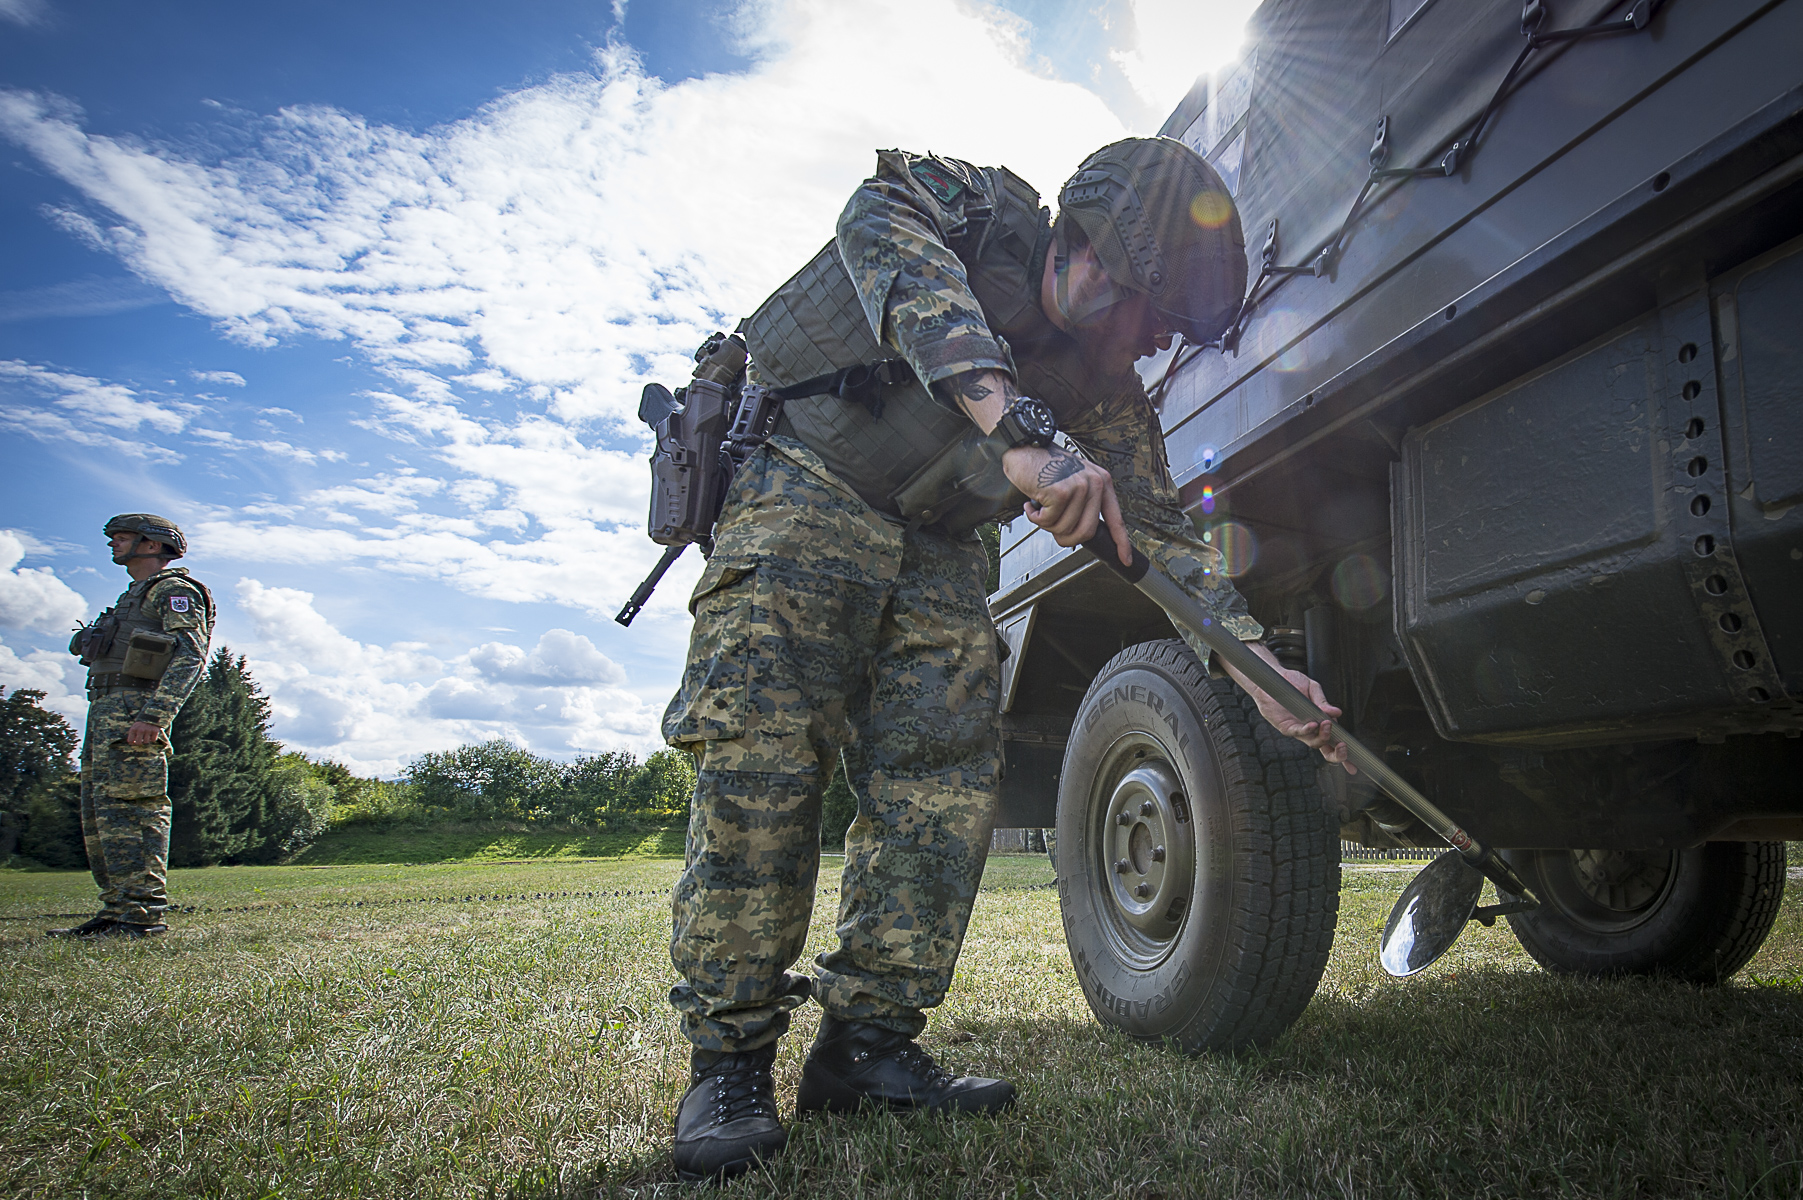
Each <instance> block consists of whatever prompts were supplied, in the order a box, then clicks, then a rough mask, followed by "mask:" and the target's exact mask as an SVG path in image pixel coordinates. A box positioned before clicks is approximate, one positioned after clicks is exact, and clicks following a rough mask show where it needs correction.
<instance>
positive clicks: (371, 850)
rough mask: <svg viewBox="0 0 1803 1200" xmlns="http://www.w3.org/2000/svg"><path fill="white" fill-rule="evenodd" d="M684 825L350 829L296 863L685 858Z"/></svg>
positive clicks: (340, 831) (306, 852)
mask: <svg viewBox="0 0 1803 1200" xmlns="http://www.w3.org/2000/svg"><path fill="white" fill-rule="evenodd" d="M682 833H683V831H682V827H681V826H680V825H678V826H674V827H671V828H666V829H658V828H651V829H646V830H642V831H610V832H606V833H597V832H595V831H594V830H588V829H562V830H548V829H534V828H531V827H529V826H524V825H519V824H504V823H502V822H472V823H470V824H461V825H460V824H440V825H393V826H378V825H349V826H345V827H342V828H339V829H334V830H331V831H329V832H328V833H326V834H325V835H324V836H323V837H321V838H320V839H319V840H318V841H316V842H314V843H313V844H312V845H311V846H308V847H307V848H306V849H305V850H303V851H301V853H300V854H299V856H297V857H296V858H295V859H294V862H295V863H296V864H300V865H304V866H341V865H347V864H350V863H436V862H450V861H467V862H511V861H517V860H520V859H560V858H561V859H572V858H642V857H646V856H657V857H665V858H668V857H681V855H682Z"/></svg>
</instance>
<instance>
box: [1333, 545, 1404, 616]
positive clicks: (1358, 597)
mask: <svg viewBox="0 0 1803 1200" xmlns="http://www.w3.org/2000/svg"><path fill="white" fill-rule="evenodd" d="M1389 594H1390V572H1389V571H1387V570H1385V569H1384V565H1383V564H1382V563H1380V562H1378V561H1377V560H1376V559H1375V558H1372V557H1371V556H1370V555H1369V554H1354V555H1353V556H1352V557H1350V558H1345V559H1341V560H1340V563H1339V565H1338V566H1336V567H1335V568H1334V569H1333V598H1334V599H1335V600H1336V601H1338V602H1339V605H1340V607H1341V608H1346V609H1350V610H1352V611H1353V612H1364V611H1365V610H1366V609H1369V608H1374V607H1376V606H1377V605H1379V604H1381V603H1383V601H1384V598H1385V597H1386V596H1388V595H1389Z"/></svg>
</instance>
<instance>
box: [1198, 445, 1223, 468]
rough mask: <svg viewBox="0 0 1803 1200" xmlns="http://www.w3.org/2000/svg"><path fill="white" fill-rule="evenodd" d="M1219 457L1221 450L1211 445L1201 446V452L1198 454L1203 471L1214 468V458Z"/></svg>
mask: <svg viewBox="0 0 1803 1200" xmlns="http://www.w3.org/2000/svg"><path fill="white" fill-rule="evenodd" d="M1220 457H1221V452H1220V451H1219V450H1217V449H1215V448H1214V447H1213V446H1204V447H1202V453H1201V455H1200V458H1201V462H1202V469H1203V470H1204V471H1212V470H1214V469H1215V460H1216V459H1218V458H1220Z"/></svg>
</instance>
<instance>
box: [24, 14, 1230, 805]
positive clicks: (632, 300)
mask: <svg viewBox="0 0 1803 1200" xmlns="http://www.w3.org/2000/svg"><path fill="white" fill-rule="evenodd" d="M1248 7H1249V5H1247V4H1245V3H1243V2H1237V0H1236V2H1223V3H1221V4H1218V5H1213V6H1210V5H1197V4H1193V3H1178V2H1177V0H1103V2H1102V3H1100V4H1097V3H1094V2H1084V0H1014V2H1012V3H1009V4H1007V5H1004V6H987V5H976V4H969V3H959V2H956V0H909V2H907V3H902V2H899V0H897V2H878V0H764V2H756V3H716V2H708V0H661V2H652V0H629V2H626V3H620V2H618V0H616V2H615V3H612V4H609V3H576V2H573V0H521V2H519V3H515V4H509V5H495V4H492V3H488V2H480V3H478V2H476V0H435V2H434V3H431V4H424V3H412V2H394V3H384V4H377V5H371V4H368V3H361V4H355V5H353V4H350V3H337V2H326V3H315V4H310V5H306V6H278V5H246V4H242V3H232V4H228V3H214V2H208V0H181V2H177V0H0V179H3V180H4V183H3V184H0V464H4V467H5V470H4V473H3V475H0V497H3V500H0V504H3V507H0V684H4V685H6V686H7V687H9V688H12V687H37V688H41V689H43V690H44V691H46V692H47V693H48V694H49V696H50V701H49V702H50V703H51V704H52V705H53V706H55V707H56V708H57V709H58V710H59V711H62V712H64V713H65V714H67V715H68V716H70V717H71V719H75V720H79V718H80V716H81V713H82V707H83V702H82V698H81V675H80V672H79V669H78V668H77V667H76V665H75V662H74V660H73V659H71V658H68V657H67V655H65V654H64V653H63V645H64V642H65V640H66V636H67V635H66V632H65V631H66V630H67V629H68V627H69V626H70V625H71V624H73V623H74V622H75V621H77V620H79V619H81V618H83V617H84V616H87V615H91V614H92V613H93V612H94V611H97V610H98V608H100V607H101V606H103V605H104V604H105V603H107V602H109V601H110V600H111V598H112V597H113V596H114V595H116V594H117V592H118V591H119V590H120V588H121V587H122V586H123V582H124V581H123V574H122V572H121V571H120V570H119V569H118V568H115V567H113V566H112V565H111V563H110V562H109V561H108V559H107V558H106V556H105V555H104V553H103V552H102V544H101V540H100V537H99V527H100V525H101V523H102V522H103V521H104V520H105V519H106V518H107V517H108V516H109V515H111V514H112V513H115V512H120V511H135V510H148V511H154V512H160V513H163V514H164V515H167V516H169V517H172V518H174V519H175V520H177V521H178V522H180V523H181V524H182V526H183V527H184V529H186V530H187V531H188V533H189V536H190V539H191V540H192V542H193V551H192V553H191V554H190V556H189V558H188V560H186V562H187V565H188V566H190V568H191V569H192V570H193V571H194V573H195V574H196V576H198V577H199V578H201V579H202V580H204V581H205V582H206V583H208V584H209V585H210V586H211V587H212V588H213V590H214V592H215V594H216V595H217V597H218V599H219V601H220V606H221V617H220V621H219V628H218V631H217V633H216V635H215V645H219V644H221V643H223V644H229V645H230V646H231V647H232V648H233V650H234V651H239V652H242V653H244V654H246V655H247V656H248V657H249V660H250V663H251V668H252V671H253V673H254V674H255V675H256V677H257V678H258V680H259V681H260V682H261V683H262V684H263V686H264V687H265V689H266V690H267V691H268V692H269V694H270V696H271V699H272V702H273V705H274V711H275V733H276V735H277V736H278V737H280V738H281V739H283V740H284V741H285V742H287V743H288V744H289V745H291V746H293V747H295V748H298V749H304V750H306V751H308V752H310V753H315V754H323V755H330V756H333V757H337V758H339V759H342V760H343V761H346V762H348V763H351V764H353V765H355V766H358V767H360V768H362V769H365V770H369V771H376V772H381V773H385V774H386V773H390V772H393V771H395V770H397V769H398V768H399V767H400V766H401V765H402V764H404V763H405V762H406V761H407V760H409V759H410V758H412V757H413V756H414V755H416V754H418V753H420V752H422V751H426V750H434V749H443V748H446V747H449V746H454V745H457V744H459V743H461V742H465V741H471V740H477V739H481V738H486V737H492V736H501V737H506V738H509V739H511V740H513V741H515V742H517V743H519V744H521V745H525V746H528V747H530V748H532V749H534V750H536V751H538V752H541V753H546V754H553V755H559V756H565V755H570V754H575V753H580V752H592V751H597V750H603V749H621V748H624V749H630V750H634V751H636V752H639V753H643V752H646V751H648V750H650V749H652V748H655V746H656V744H657V741H656V725H657V717H658V714H659V713H660V712H661V710H662V707H663V704H664V702H665V700H666V699H667V697H668V695H669V693H670V691H671V689H672V687H673V686H674V683H675V679H676V676H677V674H678V672H679V669H680V663H681V656H682V651H683V647H684V645H685V644H686V638H687V617H686V613H685V612H684V611H683V600H684V598H685V596H686V592H687V590H688V587H689V586H690V584H691V583H692V580H693V578H694V575H695V573H696V572H697V571H698V569H699V562H698V560H697V561H693V562H688V563H686V564H684V566H683V567H682V568H679V570H678V571H675V572H672V574H671V575H670V576H669V577H668V578H667V579H666V581H665V585H664V587H663V589H662V590H661V591H660V594H659V597H658V599H657V600H656V601H655V602H654V604H653V606H652V607H651V608H650V609H648V610H647V611H646V613H645V614H644V615H643V616H641V617H640V618H639V621H638V622H637V623H636V624H635V625H634V627H633V628H632V629H631V630H630V631H628V630H623V629H621V628H619V627H618V626H617V625H615V624H614V623H613V621H612V619H611V617H612V614H613V612H614V611H615V610H616V609H617V608H618V606H619V604H620V602H621V600H622V599H623V598H624V596H625V595H626V594H627V593H628V592H629V591H630V590H631V588H632V587H633V585H634V584H635V583H636V582H637V580H638V578H639V577H640V576H641V575H642V574H643V572H644V571H645V570H646V569H647V568H648V567H649V566H650V564H651V562H652V561H653V560H654V559H655V557H656V552H657V550H656V547H654V546H652V545H651V543H650V542H649V541H648V540H647V539H646V538H645V537H644V532H643V519H644V508H645V500H646V496H645V493H646V484H647V477H648V476H647V471H646V468H645V465H644V454H645V452H646V449H647V448H648V443H647V439H646V437H645V435H644V433H643V432H642V429H641V427H639V426H637V424H636V422H635V421H634V420H633V416H632V413H633V408H634V406H635V405H636V399H637V396H638V392H639V389H640V387H641V386H642V385H643V384H644V383H645V382H646V381H647V380H650V379H663V380H665V381H668V382H670V383H672V384H675V383H677V382H679V381H680V380H681V378H683V376H684V375H685V374H686V371H685V370H684V364H685V362H686V358H687V354H688V351H689V350H691V349H692V348H693V346H694V345H695V344H696V343H697V342H698V341H699V340H700V339H701V338H702V337H703V336H705V334H706V333H708V332H709V331H710V330H712V329H715V328H730V327H731V325H732V324H733V322H735V321H736V320H737V318H738V317H739V316H741V315H743V314H744V313H746V312H748V311H749V310H750V309H751V308H752V307H755V305H756V303H757V301H758V300H759V299H760V298H761V297H762V296H763V295H764V294H765V293H767V292H768V291H769V290H770V288H771V287H773V286H774V285H775V284H777V283H779V282H781V280H782V279H783V278H784V277H786V276H787V275H788V274H789V273H790V272H791V271H792V270H793V269H794V268H795V267H796V266H797V265H799V263H800V262H802V261H804V260H805V258H806V257H807V255H808V254H809V253H811V252H812V251H813V250H814V249H816V248H817V247H818V245H819V244H820V242H821V241H823V240H824V239H825V238H826V237H828V236H830V233H831V228H832V220H833V217H834V216H835V215H836V213H837V211H838V209H839V207H840V206H841V205H842V204H843V202H844V198H845V196H846V195H847V194H848V193H849V192H850V190H851V188H852V187H854V186H855V185H856V183H857V181H858V180H859V179H860V178H862V177H863V176H864V175H865V174H867V173H868V171H869V169H870V166H871V163H872V161H873V157H872V151H873V150H874V149H875V148H877V147H879V146H891V145H899V146H905V147H909V148H914V149H933V150H937V151H940V152H943V153H948V154H953V155H956V156H958V157H962V158H967V159H971V160H974V161H978V162H1005V163H1007V164H1008V165H1009V166H1011V167H1013V168H1014V169H1015V170H1016V171H1018V172H1020V173H1021V174H1022V175H1023V176H1024V177H1025V178H1027V179H1028V180H1029V181H1031V182H1032V183H1034V184H1035V185H1036V186H1038V187H1039V188H1040V189H1041V191H1042V192H1045V193H1051V192H1053V191H1055V189H1056V187H1057V185H1058V183H1059V181H1060V180H1062V178H1063V177H1064V175H1065V174H1067V173H1068V171H1069V169H1070V168H1071V167H1072V166H1073V165H1074V164H1075V162H1076V161H1077V160H1078V159H1079V158H1080V157H1081V156H1082V155H1083V154H1084V153H1086V152H1087V151H1088V150H1090V149H1093V148H1094V147H1095V146H1097V145H1100V144H1102V143H1103V142H1105V141H1107V140H1110V139H1112V138H1114V137H1118V136H1121V135H1123V134H1126V133H1145V132H1150V131H1151V130H1152V129H1155V128H1156V126H1157V125H1158V123H1159V122H1160V120H1161V119H1162V117H1163V116H1164V114H1165V113H1166V112H1167V111H1168V110H1169V108H1170V107H1171V106H1172V105H1173V104H1175V102H1176V101H1177V100H1178V99H1179V98H1180V97H1181V96H1182V94H1183V92H1184V91H1185V90H1186V89H1187V87H1188V86H1189V82H1190V81H1191V80H1193V78H1194V77H1195V75H1196V74H1197V73H1199V72H1200V71H1202V70H1204V69H1206V68H1208V67H1210V66H1212V65H1215V64H1216V63H1218V62H1219V61H1220V60H1221V59H1222V58H1224V57H1225V56H1226V55H1227V54H1230V53H1231V50H1232V43H1233V40H1234V38H1235V36H1236V31H1237V26H1238V24H1239V22H1241V21H1243V19H1244V15H1245V11H1246V10H1247V8H1248ZM1148 30H1149V31H1152V33H1153V35H1154V36H1146V31H1148Z"/></svg>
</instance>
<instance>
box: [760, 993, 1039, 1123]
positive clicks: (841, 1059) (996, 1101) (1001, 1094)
mask: <svg viewBox="0 0 1803 1200" xmlns="http://www.w3.org/2000/svg"><path fill="white" fill-rule="evenodd" d="M1013 1103H1014V1085H1013V1084H1011V1083H1009V1082H1007V1081H1006V1080H1002V1079H981V1078H977V1077H975V1076H964V1075H952V1074H950V1073H949V1072H947V1071H945V1070H944V1069H943V1068H941V1067H940V1066H939V1064H938V1063H936V1062H934V1061H933V1056H932V1055H930V1054H928V1053H927V1052H926V1051H925V1050H922V1049H921V1048H920V1047H919V1046H918V1045H916V1044H915V1042H914V1039H913V1038H910V1037H908V1036H907V1035H905V1034H900V1033H896V1032H895V1031H894V1030H892V1029H884V1028H883V1027H882V1026H880V1025H872V1024H870V1023H868V1022H866V1021H841V1020H840V1019H839V1018H838V1017H835V1016H833V1015H831V1014H830V1013H829V1014H828V1015H826V1016H824V1017H822V1018H821V1019H820V1033H819V1035H818V1036H816V1037H815V1038H814V1045H813V1048H812V1049H810V1050H809V1051H808V1060H807V1062H805V1063H803V1064H802V1067H801V1089H800V1090H799V1091H798V1092H797V1093H796V1097H795V1110H796V1111H797V1112H852V1111H854V1110H856V1109H857V1108H858V1107H859V1106H860V1105H863V1104H871V1105H875V1106H876V1107H879V1108H887V1109H890V1110H892V1111H896V1112H907V1111H910V1110H918V1111H922V1112H936V1113H938V1112H958V1113H995V1112H1000V1111H1002V1110H1003V1109H1004V1108H1007V1107H1008V1106H1009V1105H1011V1104H1013Z"/></svg>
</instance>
